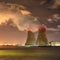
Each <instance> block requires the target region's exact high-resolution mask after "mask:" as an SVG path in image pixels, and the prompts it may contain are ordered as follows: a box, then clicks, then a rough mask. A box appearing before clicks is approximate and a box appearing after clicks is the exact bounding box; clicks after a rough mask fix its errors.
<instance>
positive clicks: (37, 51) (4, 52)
mask: <svg viewBox="0 0 60 60" xmlns="http://www.w3.org/2000/svg"><path fill="white" fill-rule="evenodd" d="M59 51H60V48H59V47H30V48H29V47H28V48H24V47H22V48H20V49H0V56H60V52H59Z"/></svg>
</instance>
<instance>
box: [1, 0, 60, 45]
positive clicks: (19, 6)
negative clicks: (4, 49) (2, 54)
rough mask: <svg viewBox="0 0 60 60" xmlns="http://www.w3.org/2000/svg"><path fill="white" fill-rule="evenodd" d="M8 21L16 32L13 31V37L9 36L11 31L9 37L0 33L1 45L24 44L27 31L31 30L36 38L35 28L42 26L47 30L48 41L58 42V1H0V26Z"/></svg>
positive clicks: (59, 3)
mask: <svg viewBox="0 0 60 60" xmlns="http://www.w3.org/2000/svg"><path fill="white" fill-rule="evenodd" d="M9 19H11V20H12V21H13V22H14V24H15V25H16V27H17V28H16V29H17V31H16V30H14V29H13V30H14V32H15V33H14V34H13V36H14V37H12V36H11V35H12V31H9V32H11V34H10V35H9V34H8V32H5V33H3V32H0V37H4V39H3V38H1V40H2V41H1V43H2V42H3V41H4V42H5V41H8V42H10V43H11V40H13V41H15V42H16V43H18V42H20V43H21V44H24V43H25V42H26V38H27V29H28V28H30V29H32V31H33V32H34V33H35V35H36V36H37V34H36V32H37V28H38V27H39V26H40V25H42V24H43V25H45V26H46V28H47V38H48V40H49V41H60V0H0V25H1V24H2V23H3V22H4V23H6V21H8V20H9ZM4 28H5V27H4ZM7 28H8V27H7ZM6 31H7V30H6ZM4 34H6V35H4ZM15 34H16V35H15ZM7 37H9V38H7ZM14 39H15V40H14ZM8 42H6V43H8Z"/></svg>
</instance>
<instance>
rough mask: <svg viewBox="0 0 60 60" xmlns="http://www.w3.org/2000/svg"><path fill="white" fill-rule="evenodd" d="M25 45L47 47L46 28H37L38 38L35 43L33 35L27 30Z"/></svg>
mask: <svg viewBox="0 0 60 60" xmlns="http://www.w3.org/2000/svg"><path fill="white" fill-rule="evenodd" d="M25 45H27V46H28V45H29V46H34V45H35V46H48V40H47V36H46V28H45V27H44V26H40V27H39V28H38V36H37V40H36V42H35V37H34V33H33V32H32V31H31V30H28V36H27V41H26V43H25Z"/></svg>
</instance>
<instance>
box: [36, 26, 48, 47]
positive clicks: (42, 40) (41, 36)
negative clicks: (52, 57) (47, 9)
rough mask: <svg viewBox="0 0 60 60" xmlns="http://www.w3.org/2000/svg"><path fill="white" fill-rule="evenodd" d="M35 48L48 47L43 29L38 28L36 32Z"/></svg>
mask: <svg viewBox="0 0 60 60" xmlns="http://www.w3.org/2000/svg"><path fill="white" fill-rule="evenodd" d="M36 44H37V46H48V40H47V36H46V29H45V27H40V28H39V30H38V37H37V41H36Z"/></svg>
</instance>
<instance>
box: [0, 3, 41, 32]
mask: <svg viewBox="0 0 60 60" xmlns="http://www.w3.org/2000/svg"><path fill="white" fill-rule="evenodd" d="M20 6H21V8H23V9H21V8H20ZM9 19H12V20H13V22H14V23H15V24H16V26H17V27H18V28H19V30H21V31H24V30H27V29H28V28H30V29H31V30H32V31H36V30H37V28H38V26H39V25H40V24H39V22H38V20H37V18H36V17H33V16H32V15H31V13H30V12H29V11H28V10H26V9H25V10H24V7H23V6H22V5H16V4H5V3H3V4H2V3H1V4H0V20H1V21H0V23H1V22H4V21H6V20H9Z"/></svg>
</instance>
